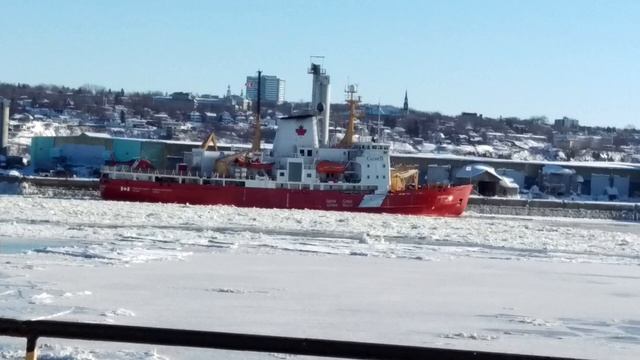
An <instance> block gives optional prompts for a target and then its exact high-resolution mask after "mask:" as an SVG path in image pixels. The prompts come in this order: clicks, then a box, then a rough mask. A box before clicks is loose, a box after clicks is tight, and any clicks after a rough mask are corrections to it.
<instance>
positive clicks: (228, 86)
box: [227, 85, 231, 98]
mask: <svg viewBox="0 0 640 360" xmlns="http://www.w3.org/2000/svg"><path fill="white" fill-rule="evenodd" d="M227 97H228V98H230V97H231V85H227Z"/></svg>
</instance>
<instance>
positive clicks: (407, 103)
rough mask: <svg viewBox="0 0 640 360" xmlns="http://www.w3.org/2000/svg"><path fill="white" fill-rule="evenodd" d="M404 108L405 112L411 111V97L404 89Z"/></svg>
mask: <svg viewBox="0 0 640 360" xmlns="http://www.w3.org/2000/svg"><path fill="white" fill-rule="evenodd" d="M402 110H404V113H405V114H407V113H409V97H408V96H407V90H405V91H404V105H402Z"/></svg>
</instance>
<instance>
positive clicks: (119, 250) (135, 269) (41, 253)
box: [0, 196, 640, 359]
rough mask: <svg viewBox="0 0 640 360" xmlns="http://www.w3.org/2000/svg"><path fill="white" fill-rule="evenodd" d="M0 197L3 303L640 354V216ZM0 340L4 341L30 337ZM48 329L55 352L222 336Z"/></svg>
mask: <svg viewBox="0 0 640 360" xmlns="http://www.w3.org/2000/svg"><path fill="white" fill-rule="evenodd" d="M0 205H1V206H2V208H3V209H5V210H4V211H3V212H1V213H0V263H1V264H2V265H1V267H0V304H1V306H0V316H3V317H13V318H20V319H37V318H50V319H59V320H72V321H89V322H103V323H116V324H132V325H149V326H166V327H181V328H191V329H203V330H215V331H233V332H249V333H261V334H273V335H290V336H308V337H327V338H337V339H346V340H356V341H379V342H387V343H401V344H411V345H422V346H441V347H452V348H470V349H478V350H494V351H513V352H523V353H534V354H542V355H559V356H575V357H585V358H611V357H612V354H613V355H614V356H613V357H615V358H627V359H633V358H636V357H637V354H638V353H640V305H639V304H640V266H638V265H640V224H634V223H624V222H612V221H602V220H578V219H563V218H533V217H509V216H481V215H474V214H466V215H465V216H463V217H461V218H425V217H411V216H404V217H403V216H391V215H369V214H347V213H333V212H317V211H282V210H262V209H238V208H233V207H197V206H181V205H157V204H130V203H115V202H103V201H96V200H69V199H51V198H39V197H20V196H0ZM0 341H1V342H0V349H1V352H0V358H11V357H14V356H18V354H19V352H20V349H22V347H23V345H24V344H23V341H22V340H20V341H14V340H10V339H6V338H5V339H2V340H0ZM41 343H43V344H46V345H45V346H44V348H43V349H42V352H43V353H46V354H48V355H50V357H49V358H52V359H69V358H71V359H74V358H78V359H94V358H95V359H110V358H117V359H139V358H142V359H154V358H158V359H160V358H170V359H181V358H187V357H188V358H194V357H195V358H198V357H200V358H210V357H211V356H212V355H214V354H217V353H219V352H215V351H213V352H211V351H209V352H204V351H195V350H186V349H175V348H154V347H150V346H134V345H129V344H124V345H123V344H117V345H114V344H103V343H82V342H68V341H64V342H60V341H54V340H50V339H43V340H41ZM121 349H128V350H121ZM254 356H255V357H261V358H264V357H265V356H266V357H270V358H273V357H279V356H280V355H277V354H273V355H261V356H260V355H254ZM229 357H237V358H246V357H247V355H246V354H237V353H236V354H230V353H225V354H224V358H229Z"/></svg>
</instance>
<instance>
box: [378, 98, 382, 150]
mask: <svg viewBox="0 0 640 360" xmlns="http://www.w3.org/2000/svg"><path fill="white" fill-rule="evenodd" d="M380 131H382V129H381V126H380V99H378V142H382V138H381V137H380Z"/></svg>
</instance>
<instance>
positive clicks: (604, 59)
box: [0, 1, 640, 127]
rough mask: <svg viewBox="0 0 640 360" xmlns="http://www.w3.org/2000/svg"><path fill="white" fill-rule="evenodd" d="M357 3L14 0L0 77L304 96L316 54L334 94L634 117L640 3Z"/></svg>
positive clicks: (585, 120)
mask: <svg viewBox="0 0 640 360" xmlns="http://www.w3.org/2000/svg"><path fill="white" fill-rule="evenodd" d="M366 4H367V5H366V6H364V7H363V6H362V4H361V3H359V2H355V1H342V2H338V1H330V2H326V3H318V4H312V3H301V2H300V3H298V2H293V1H278V2H268V3H266V2H265V3H262V2H253V1H238V2H234V3H233V4H227V3H208V2H189V3H188V4H185V3H179V4H178V3H173V2H168V1H160V2H146V1H140V2H135V3H128V2H124V1H111V2H108V3H102V4H101V3H88V4H81V3H77V2H72V1H61V2H56V3H51V4H50V3H46V2H40V1H22V2H12V3H8V4H5V6H4V9H3V12H4V13H5V14H12V16H6V17H5V21H3V22H2V23H1V24H0V30H1V31H0V43H2V44H3V50H2V52H1V53H2V54H3V55H2V56H0V70H2V71H0V73H1V74H2V75H0V81H2V82H12V83H17V82H21V83H29V84H39V83H51V84H58V85H67V86H74V87H76V86H80V85H82V84H85V83H95V84H99V85H103V86H105V87H107V88H109V87H111V88H112V89H119V88H121V87H122V88H125V90H127V91H153V90H158V91H163V92H172V91H192V92H196V93H213V94H224V93H225V92H226V88H227V85H228V84H230V85H231V87H232V89H233V91H234V92H236V93H239V91H240V89H241V88H242V87H243V85H244V82H245V79H246V76H248V75H253V74H255V72H256V71H257V70H258V69H261V70H262V71H263V72H264V73H265V74H270V75H275V76H278V77H279V78H281V79H284V80H285V81H286V84H287V89H286V95H287V97H286V100H288V101H298V100H307V101H308V100H309V99H310V97H311V78H310V76H309V75H308V74H307V73H306V71H307V68H308V66H309V60H310V59H309V57H310V56H311V55H324V56H325V61H324V67H325V68H326V69H327V72H328V73H329V74H330V75H331V80H332V102H341V101H342V98H343V93H342V89H343V88H344V86H345V85H346V84H347V83H349V82H353V83H358V84H359V85H360V92H361V95H362V97H363V100H364V101H365V102H367V103H377V102H378V101H380V102H382V103H386V104H391V105H395V106H402V101H403V96H404V92H405V90H407V91H408V94H409V104H410V106H411V107H412V108H415V109H418V110H423V111H440V112H442V113H445V114H451V115H455V114H459V113H461V112H465V111H470V112H477V113H481V114H484V115H486V116H491V117H499V116H518V117H521V118H527V117H530V116H547V117H548V118H549V119H550V120H553V119H555V118H561V117H563V116H568V117H572V118H577V119H579V120H580V122H581V124H585V125H600V126H607V125H612V126H617V127H624V126H626V125H628V124H634V125H635V124H637V123H638V115H637V114H639V113H640V102H638V101H636V99H635V98H636V96H635V95H636V94H638V93H640V65H639V64H638V62H637V61H636V59H637V58H638V55H640V43H639V41H640V40H638V39H640V37H638V35H639V31H638V27H639V25H638V24H636V21H635V19H634V17H633V14H637V13H638V10H640V4H639V3H636V2H633V1H616V2H612V3H607V4H602V3H599V2H595V1H564V2H562V3H556V2H551V1H542V2H536V3H535V4H534V3H522V2H515V1H489V2H483V3H482V4H480V3H475V2H472V1H454V2H446V3H435V2H419V1H399V2H394V3H393V4H389V3H388V2H381V1H370V2H367V3H366ZM327 9H330V10H331V11H330V12H329V13H327V11H326V10H327ZM336 9H340V11H336Z"/></svg>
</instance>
